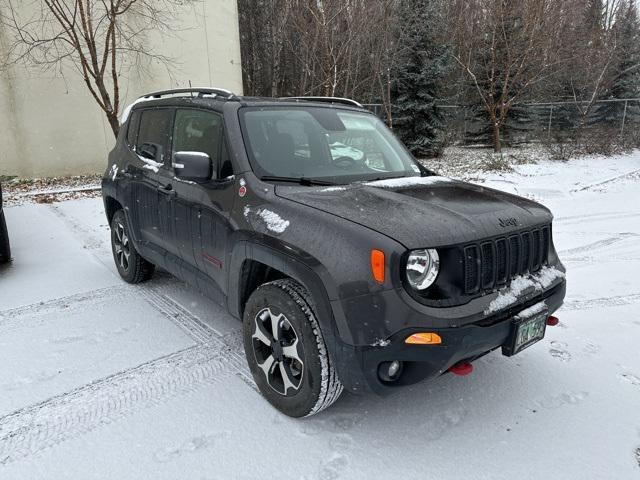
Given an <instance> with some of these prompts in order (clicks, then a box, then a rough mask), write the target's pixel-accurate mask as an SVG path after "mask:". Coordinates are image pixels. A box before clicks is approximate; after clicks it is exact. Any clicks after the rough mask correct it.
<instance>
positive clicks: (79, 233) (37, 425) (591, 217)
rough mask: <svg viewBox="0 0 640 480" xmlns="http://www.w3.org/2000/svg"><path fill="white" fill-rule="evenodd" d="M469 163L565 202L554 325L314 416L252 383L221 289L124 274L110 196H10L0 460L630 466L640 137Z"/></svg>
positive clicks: (633, 466) (636, 427)
mask: <svg viewBox="0 0 640 480" xmlns="http://www.w3.org/2000/svg"><path fill="white" fill-rule="evenodd" d="M441 173H442V174H446V175H448V176H453V177H456V176H457V175H455V174H454V173H452V172H444V171H442V172H441ZM470 176H473V177H474V178H475V180H474V181H476V182H478V183H480V184H482V185H486V186H489V187H493V188H498V189H502V190H505V191H507V192H510V193H517V194H520V195H524V196H527V197H529V198H532V199H535V200H539V201H542V202H543V203H544V204H545V205H547V206H548V207H550V208H551V210H552V211H553V213H554V214H555V221H554V227H553V237H554V242H555V244H556V247H557V250H558V252H559V255H560V258H561V259H562V260H563V262H564V264H565V266H566V267H567V288H568V293H567V300H566V302H565V306H564V307H563V308H562V309H561V310H560V311H559V312H558V313H557V314H556V315H557V316H558V317H559V318H560V324H559V326H557V327H548V328H547V330H546V337H545V338H544V339H543V340H542V341H540V342H539V343H537V344H535V345H533V346H531V347H530V348H528V349H526V350H524V351H523V352H522V353H519V354H518V355H517V356H516V357H513V358H507V357H503V356H501V355H500V352H499V351H496V352H493V353H491V354H489V355H487V356H486V357H483V358H482V359H480V360H477V361H475V362H474V366H475V369H474V372H473V374H472V375H470V376H467V377H456V376H453V375H445V376H442V377H440V378H438V379H436V380H435V381H432V382H429V383H422V384H418V385H414V386H412V387H408V388H403V389H399V390H398V392H397V393H396V394H394V395H391V396H389V397H385V398H379V397H375V396H371V395H365V396H355V395H350V394H344V395H343V397H342V398H341V399H340V400H339V401H338V402H337V403H336V404H335V405H334V406H333V407H332V408H330V409H328V410H326V411H324V412H322V413H321V414H319V415H318V416H316V417H313V418H309V419H305V420H292V419H289V418H287V417H284V416H282V415H280V414H278V413H277V412H276V411H274V410H273V409H272V408H271V407H270V406H269V405H268V404H267V402H265V401H264V400H263V399H262V398H261V397H260V396H259V394H258V393H257V392H256V390H255V386H254V385H253V383H252V381H251V378H250V375H249V373H248V371H247V368H246V364H245V361H244V352H243V348H242V336H241V335H242V334H241V331H242V327H241V324H240V322H238V321H237V320H236V319H234V318H232V317H230V316H229V315H228V314H227V313H226V312H225V310H224V309H222V308H221V307H219V306H218V305H216V304H215V303H213V302H211V301H209V300H207V299H205V298H204V297H202V296H201V295H200V294H198V293H197V292H196V291H195V290H194V289H193V288H190V287H187V286H185V285H184V284H182V283H181V282H179V281H177V280H176V279H174V278H172V277H170V276H168V275H167V274H164V273H162V272H159V273H157V274H156V275H155V276H154V278H153V279H152V280H151V281H150V282H148V283H145V284H142V285H138V286H131V285H128V284H125V283H123V282H122V281H121V280H120V279H119V277H118V276H117V273H116V272H115V268H114V265H113V259H112V255H111V251H110V246H109V229H108V226H107V224H106V223H107V222H106V218H105V217H104V212H103V206H102V201H101V199H99V198H89V199H80V200H72V201H66V202H59V203H53V204H42V205H37V204H23V205H19V206H9V207H8V208H6V212H5V213H6V217H7V224H8V227H9V233H10V235H11V240H12V247H13V254H14V261H13V263H12V264H11V265H9V266H8V267H5V268H2V269H0V365H2V368H1V369H0V393H1V395H0V478H2V479H4V478H7V479H11V480H20V479H29V480H31V479H40V478H42V479H49V478H55V479H56V480H64V479H78V478H81V479H83V480H85V479H86V480H90V479H103V478H123V479H125V478H127V479H128V478H154V479H158V480H162V479H176V478H198V479H200V478H202V479H213V478H216V479H217V478H233V479H236V478H237V479H254V478H266V477H279V478H287V479H306V480H310V479H369V478H434V479H435V478H437V479H453V478H464V479H473V480H476V479H478V480H495V479H504V480H513V479H515V478H517V479H519V480H524V479H540V478H550V479H562V480H565V479H569V480H574V479H575V480H585V479H603V480H605V479H606V480H609V479H616V480H617V479H625V480H626V479H633V478H638V477H639V476H640V408H638V405H640V349H639V348H638V339H639V338H640V318H639V316H638V306H639V305H640V280H639V277H638V271H639V270H640V204H639V202H638V200H639V195H640V193H639V192H640V152H635V153H634V154H631V155H620V156H616V157H612V158H609V159H604V158H599V157H585V158H582V159H579V160H572V161H570V162H567V163H563V162H553V161H548V160H545V159H544V158H542V159H538V160H537V161H536V163H522V164H514V165H513V166H512V171H510V172H505V171H501V172H486V171H483V170H481V169H476V170H475V173H473V174H470ZM38 188H40V187H38ZM51 188H55V186H53V185H46V186H42V188H41V190H44V189H51ZM283 220H284V219H283ZM256 221H260V222H263V220H262V219H261V218H260V217H257V218H256ZM538 305H540V304H538ZM534 307H535V306H534ZM425 348H429V347H425Z"/></svg>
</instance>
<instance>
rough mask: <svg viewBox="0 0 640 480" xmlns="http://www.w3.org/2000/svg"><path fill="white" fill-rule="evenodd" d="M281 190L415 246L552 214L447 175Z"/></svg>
mask: <svg viewBox="0 0 640 480" xmlns="http://www.w3.org/2000/svg"><path fill="white" fill-rule="evenodd" d="M276 195H278V196H279V197H281V198H285V199H288V200H291V201H294V202H297V203H300V204H303V205H307V206H309V207H312V208H316V209H318V210H322V211H324V212H327V213H330V214H333V215H336V216H338V217H341V218H344V219H346V220H349V221H352V222H354V223H358V224H360V225H363V226H365V227H367V228H370V229H372V230H375V231H377V232H380V233H382V234H383V235H386V236H388V237H390V238H392V239H394V240H396V241H398V242H400V243H402V244H403V245H404V246H405V247H406V248H409V249H414V248H425V247H444V246H450V245H455V244H461V243H470V242H474V241H477V240H480V239H483V238H489V237H495V236H499V235H507V234H509V233H511V232H516V231H521V230H525V229H527V228H529V227H533V226H540V225H544V224H549V223H551V219H552V215H551V213H550V212H549V210H548V209H547V208H545V207H543V206H542V205H540V204H538V203H536V202H533V201H531V200H527V199H525V198H522V197H518V196H515V195H511V194H508V193H504V192H500V191H498V190H493V189H490V188H485V187H482V186H478V185H472V184H469V183H464V182H458V181H455V180H451V179H448V178H445V177H409V178H399V179H390V180H381V181H376V182H368V183H359V184H352V185H347V186H336V187H298V186H295V187H294V186H278V187H276Z"/></svg>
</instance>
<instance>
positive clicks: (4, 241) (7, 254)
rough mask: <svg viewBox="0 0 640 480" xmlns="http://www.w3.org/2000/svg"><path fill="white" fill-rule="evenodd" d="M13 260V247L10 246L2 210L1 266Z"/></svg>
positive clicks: (0, 221) (0, 213) (0, 218)
mask: <svg viewBox="0 0 640 480" xmlns="http://www.w3.org/2000/svg"><path fill="white" fill-rule="evenodd" d="M9 260H11V247H10V245H9V233H8V232H7V222H5V220H4V212H3V211H2V210H0V264H3V263H7V262H9Z"/></svg>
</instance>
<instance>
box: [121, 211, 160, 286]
mask: <svg viewBox="0 0 640 480" xmlns="http://www.w3.org/2000/svg"><path fill="white" fill-rule="evenodd" d="M130 239H131V235H130V234H129V225H128V223H127V219H126V217H125V215H124V210H118V211H117V212H116V213H115V215H114V216H113V219H112V220H111V251H112V252H113V260H114V261H115V263H116V268H117V269H118V273H119V274H120V276H121V277H122V278H123V279H124V281H125V282H128V283H140V282H145V281H147V280H149V279H150V278H151V277H152V275H153V272H154V270H155V266H154V265H153V264H152V263H150V262H148V261H146V260H145V259H144V258H142V256H140V254H139V253H138V251H137V250H136V249H135V247H134V245H133V243H132V242H131V240H130Z"/></svg>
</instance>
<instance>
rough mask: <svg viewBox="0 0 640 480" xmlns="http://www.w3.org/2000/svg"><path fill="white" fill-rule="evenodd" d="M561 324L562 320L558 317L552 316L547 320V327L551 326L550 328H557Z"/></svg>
mask: <svg viewBox="0 0 640 480" xmlns="http://www.w3.org/2000/svg"><path fill="white" fill-rule="evenodd" d="M559 323H560V319H559V318H558V317H554V316H551V317H549V318H547V325H549V326H550V327H555V326H556V325H558V324H559Z"/></svg>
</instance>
